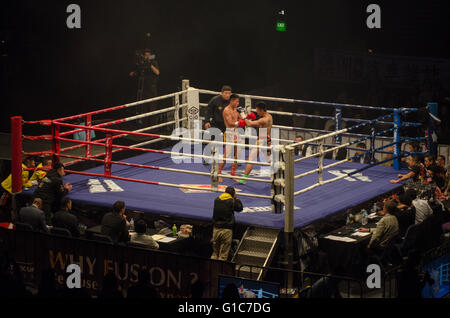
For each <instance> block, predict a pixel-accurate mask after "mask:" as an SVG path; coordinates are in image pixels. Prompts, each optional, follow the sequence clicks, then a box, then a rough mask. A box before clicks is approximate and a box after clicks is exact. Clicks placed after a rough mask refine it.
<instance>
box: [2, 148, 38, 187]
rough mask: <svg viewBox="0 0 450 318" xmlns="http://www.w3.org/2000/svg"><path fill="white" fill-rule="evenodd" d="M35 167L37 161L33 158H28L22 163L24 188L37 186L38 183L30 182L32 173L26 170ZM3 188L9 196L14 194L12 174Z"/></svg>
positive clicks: (4, 181)
mask: <svg viewBox="0 0 450 318" xmlns="http://www.w3.org/2000/svg"><path fill="white" fill-rule="evenodd" d="M34 167H35V161H34V158H33V157H26V158H25V159H24V161H23V163H22V187H23V188H30V187H32V186H33V185H36V184H37V182H31V181H30V178H29V177H30V175H31V172H30V171H28V170H26V169H31V168H34ZM2 187H3V189H4V190H5V191H7V192H8V193H9V194H12V174H10V175H9V176H8V177H7V178H6V179H5V180H3V182H2Z"/></svg>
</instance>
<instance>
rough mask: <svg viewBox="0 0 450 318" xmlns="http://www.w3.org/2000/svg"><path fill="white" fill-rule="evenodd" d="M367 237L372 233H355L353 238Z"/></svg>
mask: <svg viewBox="0 0 450 318" xmlns="http://www.w3.org/2000/svg"><path fill="white" fill-rule="evenodd" d="M367 235H370V233H369V232H355V233H353V234H352V236H361V237H364V236H367Z"/></svg>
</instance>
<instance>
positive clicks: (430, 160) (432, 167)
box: [424, 155, 445, 189]
mask: <svg viewBox="0 0 450 318" xmlns="http://www.w3.org/2000/svg"><path fill="white" fill-rule="evenodd" d="M424 164H425V169H426V172H427V176H428V177H429V179H428V180H427V181H428V182H431V181H433V182H435V183H436V185H437V186H438V187H439V188H440V189H443V188H444V185H445V169H444V168H443V167H441V166H438V165H437V164H436V162H435V161H434V157H433V156H432V155H426V156H425V160H424Z"/></svg>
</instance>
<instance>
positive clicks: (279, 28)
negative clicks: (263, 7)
mask: <svg viewBox="0 0 450 318" xmlns="http://www.w3.org/2000/svg"><path fill="white" fill-rule="evenodd" d="M286 29H287V26H286V22H284V21H277V26H276V28H275V30H277V31H279V32H286Z"/></svg>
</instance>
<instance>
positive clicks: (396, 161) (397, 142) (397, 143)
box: [393, 109, 401, 170]
mask: <svg viewBox="0 0 450 318" xmlns="http://www.w3.org/2000/svg"><path fill="white" fill-rule="evenodd" d="M400 127H401V118H400V110H399V109H394V141H393V142H395V144H394V147H393V149H394V162H393V167H394V169H395V170H400V151H401V137H400Z"/></svg>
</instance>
